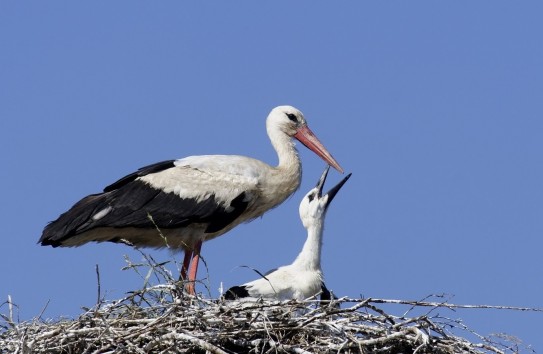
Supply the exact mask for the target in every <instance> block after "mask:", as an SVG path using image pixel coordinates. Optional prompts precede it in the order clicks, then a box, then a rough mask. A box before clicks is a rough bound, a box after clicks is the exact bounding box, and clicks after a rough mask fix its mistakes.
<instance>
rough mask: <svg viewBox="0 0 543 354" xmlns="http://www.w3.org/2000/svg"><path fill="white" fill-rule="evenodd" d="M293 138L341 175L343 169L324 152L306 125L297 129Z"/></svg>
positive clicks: (324, 149) (326, 151) (322, 146)
mask: <svg viewBox="0 0 543 354" xmlns="http://www.w3.org/2000/svg"><path fill="white" fill-rule="evenodd" d="M294 137H295V138H296V139H298V141H300V142H301V143H302V144H304V145H305V147H307V148H308V149H309V150H311V151H313V152H314V153H315V154H317V155H319V157H320V158H321V159H323V160H324V161H326V163H327V164H329V165H330V166H332V167H333V168H335V169H336V170H338V171H339V172H341V173H343V169H342V168H341V166H340V165H339V163H337V161H336V159H334V158H333V157H332V155H331V154H330V153H329V152H328V150H326V148H325V147H324V145H322V143H321V142H320V141H319V139H317V137H316V136H315V134H313V132H312V131H311V129H309V127H308V126H307V124H306V125H303V126H301V127H300V128H298V131H297V132H296V134H294Z"/></svg>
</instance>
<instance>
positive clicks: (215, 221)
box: [39, 164, 248, 247]
mask: <svg viewBox="0 0 543 354" xmlns="http://www.w3.org/2000/svg"><path fill="white" fill-rule="evenodd" d="M153 166H154V167H150V168H149V169H147V170H146V171H147V172H148V171H150V170H153V168H155V169H158V168H159V164H155V165H153ZM161 168H162V169H164V165H162V166H161ZM141 171H143V170H141ZM136 173H138V172H136ZM141 173H143V172H141ZM129 176H131V177H129ZM129 176H127V177H125V178H124V179H121V180H119V181H118V182H116V183H114V184H112V185H111V186H109V187H108V188H106V189H109V188H110V187H111V190H110V191H108V192H104V193H100V194H92V195H89V196H87V197H85V198H83V199H81V200H80V201H79V202H77V203H76V204H75V205H74V206H73V207H72V208H71V209H70V210H68V211H67V212H66V213H64V214H62V215H60V217H59V218H58V219H57V220H55V221H53V222H51V223H49V224H48V225H47V226H46V227H45V229H44V231H43V234H42V236H41V238H40V240H39V242H40V243H41V244H42V245H52V246H54V247H56V246H60V245H62V242H63V241H64V240H66V239H68V238H70V237H72V236H75V235H78V234H81V233H84V232H86V231H89V230H92V229H96V228H100V227H116V228H122V227H135V228H155V227H158V228H164V229H166V228H168V229H170V228H181V227H185V226H188V225H190V224H192V223H208V227H207V229H206V231H205V232H206V233H214V232H218V231H220V230H222V229H223V228H224V227H226V226H228V225H229V224H230V223H232V222H233V221H234V220H235V219H236V218H238V217H239V216H240V215H241V214H242V213H243V212H244V211H245V209H246V208H247V205H248V202H246V201H244V200H245V199H246V198H245V193H241V194H240V195H238V196H237V197H236V198H234V199H233V200H232V202H231V203H230V207H229V208H228V211H227V208H226V207H225V206H223V205H220V204H219V203H218V201H217V200H216V198H215V196H214V195H210V197H208V198H207V199H205V200H203V201H199V202H197V201H196V200H195V199H191V198H181V197H180V196H178V195H176V194H174V193H165V192H163V191H162V190H160V189H156V188H153V187H151V186H150V185H148V184H146V183H144V182H142V181H140V180H136V179H135V178H137V177H134V176H136V174H132V175H129ZM131 179H132V180H131ZM107 208H111V210H110V211H109V212H108V213H107V214H106V215H105V216H103V217H102V218H99V219H97V220H95V219H93V216H94V215H96V214H97V213H99V212H100V211H102V210H104V209H107ZM149 216H151V217H152V220H151V219H150V218H149Z"/></svg>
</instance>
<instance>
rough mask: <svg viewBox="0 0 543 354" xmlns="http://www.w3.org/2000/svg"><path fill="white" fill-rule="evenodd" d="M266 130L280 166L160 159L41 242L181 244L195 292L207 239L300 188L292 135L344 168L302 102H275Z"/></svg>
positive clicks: (86, 203) (64, 217) (83, 204)
mask: <svg viewBox="0 0 543 354" xmlns="http://www.w3.org/2000/svg"><path fill="white" fill-rule="evenodd" d="M266 129H267V132H268V136H269V138H270V140H271V143H272V145H273V147H274V148H275V150H276V152H277V155H278V157H279V164H278V165H277V167H273V166H270V165H268V164H266V163H264V162H262V161H259V160H255V159H253V158H249V157H245V156H237V155H202V156H190V157H186V158H183V159H179V160H168V161H163V162H159V163H155V164H152V165H149V166H146V167H143V168H140V169H139V170H138V171H136V172H134V173H132V174H129V175H127V176H125V177H123V178H121V179H120V180H118V181H117V182H115V183H113V184H111V185H109V186H107V187H106V188H104V191H103V193H98V194H91V195H89V196H87V197H85V198H83V199H81V200H80V201H79V202H77V203H76V204H75V205H74V206H72V208H71V209H70V210H68V211H67V212H65V213H63V214H61V215H60V216H59V218H58V219H57V220H55V221H52V222H50V223H49V224H48V225H47V226H46V227H45V229H44V230H43V234H42V236H41V238H40V240H39V243H41V244H42V245H43V246H46V245H51V246H53V247H58V246H61V247H73V246H80V245H83V244H85V243H87V242H91V241H95V242H104V241H110V242H121V243H127V244H130V245H133V246H136V247H138V246H146V247H156V248H160V247H169V248H171V249H183V250H184V251H185V257H184V261H183V268H182V270H181V276H182V278H183V279H187V271H188V279H187V280H188V290H189V292H191V293H194V281H195V279H196V273H197V270H198V262H199V257H200V249H201V247H202V242H204V241H208V240H211V239H213V238H215V237H217V236H220V235H222V234H224V233H226V232H228V231H229V230H231V229H232V228H234V227H235V226H237V225H239V224H240V223H242V222H246V221H250V220H252V219H254V218H257V217H259V216H261V215H262V214H264V213H265V212H266V211H267V210H270V209H272V208H274V207H276V206H277V205H279V204H281V203H282V202H283V201H284V200H285V199H287V198H288V197H289V196H290V195H291V194H292V193H294V191H296V190H297V189H298V187H299V185H300V178H301V173H302V168H301V163H300V159H299V157H298V152H297V150H296V148H295V146H294V145H295V144H294V141H293V139H292V138H295V139H297V140H299V141H300V142H301V143H302V144H304V145H305V146H306V147H308V148H309V149H310V150H312V151H313V152H315V153H316V154H317V155H318V156H320V157H321V158H322V159H323V160H324V161H326V162H327V163H328V164H330V165H331V166H333V167H334V168H335V169H336V170H338V171H339V172H342V173H343V170H342V168H341V167H340V166H339V164H338V163H337V162H336V160H335V159H334V158H333V157H332V155H331V154H330V153H329V152H328V151H327V150H326V148H325V147H324V146H323V145H322V144H321V143H320V141H319V140H318V139H317V137H316V136H315V135H314V134H313V133H312V131H311V130H310V129H309V127H308V126H307V123H306V120H305V118H304V116H303V114H302V112H300V111H299V110H297V109H296V108H294V107H291V106H279V107H276V108H274V109H273V110H272V111H271V112H270V114H269V115H268V118H267V120H266ZM157 229H158V230H160V232H158V230H157ZM189 265H190V269H189Z"/></svg>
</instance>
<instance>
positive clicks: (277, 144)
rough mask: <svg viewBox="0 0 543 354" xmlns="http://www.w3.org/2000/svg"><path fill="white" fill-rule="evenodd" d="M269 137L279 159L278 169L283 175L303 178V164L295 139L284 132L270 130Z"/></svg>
mask: <svg viewBox="0 0 543 354" xmlns="http://www.w3.org/2000/svg"><path fill="white" fill-rule="evenodd" d="M268 135H269V136H270V140H271V143H272V145H273V148H274V149H275V151H276V152H277V157H278V158H279V164H278V165H277V169H279V170H281V171H282V173H285V174H288V175H294V176H297V177H298V178H299V177H300V176H301V162H300V157H299V156H298V151H297V150H296V147H295V146H294V141H293V139H292V138H291V137H290V136H288V135H287V134H285V133H284V132H282V131H279V130H275V129H271V130H269V131H268Z"/></svg>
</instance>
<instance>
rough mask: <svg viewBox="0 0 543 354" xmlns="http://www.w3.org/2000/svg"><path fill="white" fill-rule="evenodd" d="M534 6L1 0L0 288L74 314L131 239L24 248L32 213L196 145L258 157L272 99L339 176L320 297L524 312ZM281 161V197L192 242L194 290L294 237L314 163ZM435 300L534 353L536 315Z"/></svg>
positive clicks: (540, 344) (534, 191)
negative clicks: (329, 158)
mask: <svg viewBox="0 0 543 354" xmlns="http://www.w3.org/2000/svg"><path fill="white" fill-rule="evenodd" d="M542 10H543V5H541V3H540V2H536V1H524V2H510V1H477V2H459V1H456V2H433V1H419V2H401V1H390V2H348V1H347V2H340V3H335V4H334V5H333V6H331V5H330V4H326V3H323V2H309V1H298V2H295V3H292V2H281V1H280V2H273V3H269V2H268V3H266V4H256V3H249V2H241V3H240V2H238V3H228V4H227V3H224V2H208V3H206V4H200V3H196V2H191V3H189V2H173V1H160V2H153V3H151V2H138V1H134V2H128V1H116V2H114V3H111V2H105V1H102V2H99V1H98V2H97V1H95V2H59V1H56V2H53V1H48V2H38V1H29V2H24V3H23V2H7V1H4V2H1V3H0V43H2V54H1V55H0V117H1V119H0V163H1V165H2V166H3V167H2V169H0V181H1V183H2V201H3V203H1V212H0V218H1V219H0V220H1V222H2V225H3V230H2V231H1V233H0V238H1V240H2V244H3V246H2V250H3V252H2V258H3V261H2V264H3V268H4V269H3V271H2V275H1V278H0V280H1V285H0V303H1V302H3V301H4V300H5V299H6V298H7V295H8V294H9V295H11V296H12V298H13V300H14V302H15V303H17V304H18V306H19V308H20V312H19V314H20V317H21V319H23V320H25V319H29V318H32V317H33V316H36V315H38V314H39V313H40V312H41V310H42V309H43V308H44V307H45V306H46V304H47V303H48V302H49V303H48V305H47V308H46V309H45V312H44V315H43V316H44V317H47V318H58V317H60V316H77V315H78V314H79V313H80V311H81V310H80V307H81V306H92V305H93V304H94V303H95V300H96V276H95V268H94V267H95V265H96V264H99V266H100V270H101V281H102V290H103V291H105V292H106V297H107V298H108V299H115V298H120V297H122V296H123V294H124V293H125V292H127V291H129V290H133V289H135V288H138V287H139V286H141V284H142V282H141V279H139V278H138V277H137V276H136V275H135V274H134V273H133V272H128V271H121V268H122V267H123V266H124V265H125V262H124V255H129V256H130V258H132V259H133V260H135V261H136V260H140V258H141V256H140V255H139V254H138V253H137V252H134V251H133V250H131V249H130V248H128V247H126V246H123V245H108V244H100V245H95V244H92V245H87V246H85V247H81V248H78V249H53V248H50V247H47V248H46V247H40V246H38V245H37V244H36V242H37V240H38V238H39V237H40V235H41V231H42V229H43V227H44V226H45V225H46V224H47V222H48V221H50V220H53V219H55V218H56V217H57V216H58V215H59V214H60V213H61V212H64V211H65V210H67V209H68V208H69V207H70V206H71V205H72V204H73V203H74V202H76V201H77V200H79V199H80V198H81V197H83V196H85V195H87V194H91V193H96V192H99V191H101V189H102V188H103V187H105V186H106V185H108V184H109V183H111V182H113V181H115V180H116V179H117V178H119V177H122V176H123V175H125V174H128V173H130V172H132V171H134V170H135V169H137V168H139V167H141V166H144V165H147V164H150V163H153V162H157V161H161V160H167V159H172V158H181V157H185V156H189V155H198V154H213V153H217V154H241V155H249V156H252V157H255V158H258V159H261V160H264V161H266V162H268V163H270V164H275V163H276V156H275V153H274V151H273V149H272V148H271V145H270V143H269V141H268V138H267V136H266V132H265V118H266V116H267V114H268V112H269V111H270V110H271V109H272V108H273V107H275V106H277V105H283V104H290V105H294V106H296V107H297V108H299V109H301V110H302V111H303V112H304V113H305V116H306V118H307V120H308V122H309V126H310V127H311V129H312V130H313V131H314V132H315V133H316V135H317V136H318V137H319V138H320V140H321V141H322V142H323V143H324V145H325V146H326V147H327V148H328V149H329V151H330V152H331V153H332V154H333V155H334V157H335V158H336V159H337V160H338V161H339V162H340V164H341V165H342V166H343V167H344V168H345V170H346V172H352V173H353V177H352V178H351V180H349V182H348V183H347V184H346V185H345V186H344V188H343V189H342V191H341V192H340V193H339V195H338V196H337V197H336V199H335V200H334V202H333V204H332V206H331V209H330V211H329V213H328V218H327V220H326V230H325V235H324V237H325V239H324V242H325V245H324V250H323V268H324V272H325V276H326V281H327V284H328V287H329V288H330V289H332V290H333V291H334V292H335V293H336V294H337V295H339V296H344V295H346V296H351V297H357V296H365V297H377V298H394V299H420V298H423V297H425V296H427V295H430V294H441V293H445V294H451V295H453V296H454V297H453V298H452V299H451V301H452V302H455V303H467V304H492V305H510V306H530V307H543V266H542V262H541V253H542V249H543V241H542V240H543V237H542V236H543V217H542V216H543V187H542V181H543V139H542V130H543V99H542V97H543V65H542V63H543V46H542V45H541V34H542V33H543V22H542V21H541V13H542ZM300 154H301V156H302V159H303V166H304V176H303V182H302V186H301V189H300V190H299V191H298V192H297V193H296V194H295V195H294V196H293V197H292V198H290V199H289V200H288V201H287V202H286V203H284V204H283V205H281V206H280V207H279V208H277V209H275V210H273V211H271V212H269V213H268V214H266V215H265V216H264V217H263V218H261V219H258V220H255V221H254V222H252V223H250V224H246V225H242V226H240V227H238V228H236V229H235V230H233V231H232V232H230V233H229V234H228V235H226V236H224V237H221V238H219V239H216V240H213V241H211V242H209V243H207V244H205V245H204V248H203V256H204V257H205V259H206V261H207V267H208V270H209V274H208V279H207V280H206V282H207V284H209V288H210V289H211V291H212V295H213V296H218V291H217V288H218V287H219V285H220V283H221V282H223V283H224V286H225V287H228V286H231V285H236V284H239V283H242V282H245V281H248V280H251V279H253V278H254V277H255V274H254V273H253V272H251V271H250V270H248V269H246V268H240V267H238V266H240V265H248V266H251V267H254V268H257V269H259V270H261V271H266V270H268V269H270V268H274V267H276V266H279V265H282V264H287V263H290V262H291V261H292V260H293V259H294V258H295V256H296V255H297V253H298V251H299V250H300V249H301V245H302V244H303V242H304V240H305V233H304V229H303V227H302V225H301V222H300V221H299V218H298V204H299V202H300V200H301V198H302V196H303V195H304V194H305V193H306V192H307V191H308V190H309V189H310V188H311V187H312V186H313V185H314V184H315V183H316V181H317V179H318V177H319V176H320V174H321V172H322V169H323V167H324V164H323V162H322V161H321V160H320V159H318V158H317V157H316V156H315V155H313V154H312V153H310V152H309V151H308V150H307V149H305V148H304V147H300ZM339 179H340V175H339V174H338V173H337V172H333V173H331V174H330V176H329V183H330V184H332V183H333V182H336V181H338V180H339ZM150 253H151V254H152V255H153V256H154V257H155V258H157V259H160V260H165V259H169V258H170V255H169V253H168V252H167V251H150ZM176 258H177V259H181V255H177V256H176ZM204 270H205V269H204V268H201V271H200V276H202V277H203V276H205V275H206V273H205V271H204ZM200 290H202V291H204V290H205V288H204V287H202V286H201V287H200ZM0 311H3V312H5V311H6V309H5V307H2V308H0ZM398 312H401V311H398ZM449 315H450V316H451V317H454V318H461V319H463V320H464V321H465V323H466V324H467V325H468V326H470V327H472V328H473V329H475V330H477V331H478V332H479V333H481V334H483V335H487V334H489V333H498V332H505V333H508V334H511V335H515V336H517V337H519V338H520V339H522V340H523V341H524V343H525V344H527V345H528V344H531V345H533V347H534V348H535V349H536V350H537V351H542V350H543V339H542V338H541V332H540V325H541V322H542V320H543V314H541V313H526V312H522V313H521V312H507V311H491V310H488V311H483V310H479V311H475V310H469V311H464V310H462V311H457V312H455V313H449Z"/></svg>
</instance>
